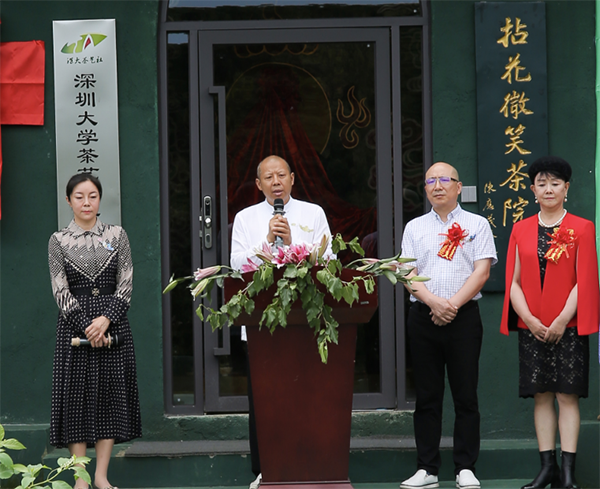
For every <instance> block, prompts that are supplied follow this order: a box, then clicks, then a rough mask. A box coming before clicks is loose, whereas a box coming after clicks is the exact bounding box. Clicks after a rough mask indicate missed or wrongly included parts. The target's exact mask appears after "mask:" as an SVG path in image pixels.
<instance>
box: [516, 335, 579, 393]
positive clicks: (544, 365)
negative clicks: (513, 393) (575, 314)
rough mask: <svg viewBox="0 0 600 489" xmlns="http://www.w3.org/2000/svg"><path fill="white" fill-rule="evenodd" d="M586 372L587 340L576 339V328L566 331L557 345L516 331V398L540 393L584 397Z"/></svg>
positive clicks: (577, 336) (577, 337)
mask: <svg viewBox="0 0 600 489" xmlns="http://www.w3.org/2000/svg"><path fill="white" fill-rule="evenodd" d="M589 372H590V348H589V336H579V335H578V334H577V327H572V328H567V329H566V330H565V334H564V335H563V337H562V338H561V340H560V341H559V343H558V344H549V343H543V342H541V341H539V340H536V339H535V337H534V336H533V334H532V333H531V331H529V330H528V329H519V397H533V396H534V394H540V393H543V392H560V393H563V394H576V395H578V396H579V397H588V384H589Z"/></svg>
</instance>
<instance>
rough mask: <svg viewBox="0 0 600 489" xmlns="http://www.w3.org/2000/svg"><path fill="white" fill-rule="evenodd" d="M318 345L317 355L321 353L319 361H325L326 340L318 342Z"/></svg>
mask: <svg viewBox="0 0 600 489" xmlns="http://www.w3.org/2000/svg"><path fill="white" fill-rule="evenodd" d="M318 346H319V355H321V362H323V363H327V359H328V356H329V351H328V349H327V341H320V342H319V343H318Z"/></svg>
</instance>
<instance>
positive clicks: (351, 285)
mask: <svg viewBox="0 0 600 489" xmlns="http://www.w3.org/2000/svg"><path fill="white" fill-rule="evenodd" d="M328 247H329V237H328V236H323V238H322V239H321V242H320V243H315V244H312V245H310V244H298V245H295V244H292V245H290V246H283V247H281V248H277V249H275V250H272V248H271V245H269V244H267V243H263V245H262V247H261V248H260V249H255V250H254V252H255V255H256V257H257V258H259V259H260V260H261V262H262V263H261V264H260V265H257V264H256V263H254V262H253V261H251V260H248V263H247V264H245V265H243V266H242V270H241V271H240V270H234V269H232V268H231V267H227V266H225V265H215V266H212V267H208V268H203V269H198V270H196V272H194V275H192V276H189V277H182V278H178V279H175V278H174V277H171V279H170V281H169V283H168V285H167V286H166V288H165V289H164V291H163V293H167V292H170V291H171V290H173V289H174V288H175V287H176V286H177V285H178V284H180V283H182V282H191V283H190V284H189V285H188V287H189V288H190V290H191V294H192V296H193V297H194V299H196V298H200V299H203V298H208V299H209V300H210V294H211V291H212V289H213V287H214V284H215V283H216V284H217V286H218V287H221V288H222V287H223V285H224V280H225V278H226V277H231V278H233V279H239V280H244V278H245V277H244V276H243V275H242V273H248V272H253V275H252V280H251V281H250V282H248V285H247V286H246V287H243V288H241V289H240V290H239V291H238V292H237V293H236V294H235V295H233V296H232V297H231V298H230V299H229V301H228V302H227V303H225V304H223V305H222V306H221V307H220V308H219V309H218V310H215V309H212V308H211V307H208V306H206V305H205V304H204V303H203V302H200V304H199V305H198V308H197V309H196V314H198V316H199V317H200V319H201V320H203V321H204V319H205V318H206V320H207V321H208V322H209V323H210V325H211V327H212V329H213V331H214V330H216V329H218V328H222V327H223V326H225V325H226V324H227V323H229V324H233V323H234V321H235V320H236V319H237V318H238V317H239V316H240V314H241V313H242V312H245V313H246V314H251V313H252V312H253V311H254V307H255V302H254V299H253V297H255V296H256V295H257V294H259V293H260V292H262V291H263V290H266V289H268V288H270V287H271V286H272V285H273V284H274V281H275V280H274V273H273V272H274V271H275V270H276V269H280V268H284V271H283V276H282V278H280V279H279V280H278V281H277V284H276V287H277V290H276V292H275V294H274V296H273V300H272V302H271V303H270V304H269V305H268V306H267V307H266V308H265V309H264V310H263V312H262V317H261V319H260V327H262V326H263V325H264V326H266V327H267V328H269V330H270V331H271V333H273V331H274V330H275V328H276V327H277V326H281V327H283V328H285V327H286V326H287V319H288V314H289V312H290V310H291V308H292V305H293V304H294V302H296V300H298V299H300V301H301V302H302V309H303V310H304V312H305V313H306V319H307V322H308V324H309V325H310V327H311V328H313V329H314V331H315V336H316V338H317V347H318V350H319V354H320V356H321V360H322V361H323V363H327V356H328V345H329V343H334V344H337V342H338V326H339V324H338V322H337V320H336V319H335V318H334V317H333V315H332V308H331V306H329V305H327V304H325V294H326V293H327V294H329V295H330V296H331V297H332V298H333V299H335V300H336V301H338V302H339V301H341V300H342V299H344V300H345V301H346V302H347V303H348V305H349V306H352V304H353V303H354V302H356V301H358V299H359V287H364V289H365V291H366V292H367V294H372V293H374V292H375V278H376V277H378V276H380V275H383V276H385V277H386V278H387V279H388V280H389V281H390V282H391V283H392V284H396V283H398V282H400V283H402V284H409V285H410V284H411V282H413V281H415V282H424V281H426V280H429V279H428V278H426V277H419V276H412V277H410V278H408V276H409V275H410V273H411V272H412V270H413V268H414V267H411V266H408V265H405V264H406V263H408V262H412V261H414V259H413V258H400V253H398V254H397V255H396V256H393V257H392V258H386V259H381V260H380V259H376V258H359V259H357V260H354V261H353V262H351V263H349V264H348V265H345V266H343V265H342V262H341V261H340V260H339V259H338V258H337V254H338V253H339V252H340V251H344V250H347V249H350V250H351V251H353V252H355V253H357V254H359V255H360V256H361V257H363V256H364V251H363V249H362V248H361V247H360V245H359V244H358V238H354V239H353V240H352V241H349V242H345V241H344V240H343V238H342V237H341V236H340V235H339V234H338V235H337V236H336V237H335V238H334V239H333V241H332V245H331V248H332V251H333V253H335V255H333V256H332V255H327V253H326V252H327V249H328ZM313 268H316V270H317V271H316V273H315V274H314V276H315V277H316V279H317V281H318V282H320V283H321V284H322V285H323V287H318V286H317V284H316V283H315V281H314V279H313V273H311V269H313ZM343 268H347V269H352V270H358V271H361V272H364V273H363V274H361V275H356V276H354V277H353V278H352V280H350V281H344V280H342V279H341V277H340V274H341V271H342V269H343ZM246 278H247V277H246ZM320 289H323V290H324V291H325V292H324V291H322V290H320Z"/></svg>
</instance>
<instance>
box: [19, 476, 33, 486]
mask: <svg viewBox="0 0 600 489" xmlns="http://www.w3.org/2000/svg"><path fill="white" fill-rule="evenodd" d="M34 481H35V477H31V476H30V475H24V476H23V478H22V479H21V485H22V486H23V487H29V486H30V485H31V483H32V482H34Z"/></svg>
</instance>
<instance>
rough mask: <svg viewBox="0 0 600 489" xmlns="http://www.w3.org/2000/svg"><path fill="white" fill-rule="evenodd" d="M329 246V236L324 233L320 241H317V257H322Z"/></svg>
mask: <svg viewBox="0 0 600 489" xmlns="http://www.w3.org/2000/svg"><path fill="white" fill-rule="evenodd" d="M328 246H329V236H327V235H326V234H324V235H323V237H322V238H321V243H319V258H323V255H324V254H325V252H326V251H327V247H328Z"/></svg>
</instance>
